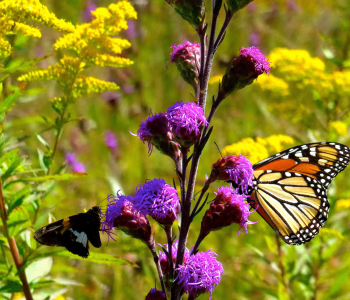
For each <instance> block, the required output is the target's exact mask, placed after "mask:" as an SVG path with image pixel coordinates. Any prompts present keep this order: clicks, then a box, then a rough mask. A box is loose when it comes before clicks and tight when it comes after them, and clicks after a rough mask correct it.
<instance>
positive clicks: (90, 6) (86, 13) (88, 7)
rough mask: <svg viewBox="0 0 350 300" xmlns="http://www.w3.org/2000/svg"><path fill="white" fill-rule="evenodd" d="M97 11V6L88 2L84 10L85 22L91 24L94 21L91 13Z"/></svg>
mask: <svg viewBox="0 0 350 300" xmlns="http://www.w3.org/2000/svg"><path fill="white" fill-rule="evenodd" d="M95 10H96V5H95V4H94V3H93V2H90V1H88V2H87V3H86V6H85V8H84V10H83V22H85V23H88V22H91V20H92V14H91V11H95Z"/></svg>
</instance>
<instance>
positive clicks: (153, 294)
mask: <svg viewBox="0 0 350 300" xmlns="http://www.w3.org/2000/svg"><path fill="white" fill-rule="evenodd" d="M145 300H166V295H165V294H164V292H163V291H158V290H157V289H155V288H153V289H151V290H150V292H149V293H148V294H147V296H146V298H145Z"/></svg>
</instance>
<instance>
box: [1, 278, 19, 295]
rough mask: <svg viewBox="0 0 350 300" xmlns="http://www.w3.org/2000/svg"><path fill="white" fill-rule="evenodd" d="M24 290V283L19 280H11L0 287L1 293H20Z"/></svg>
mask: <svg viewBox="0 0 350 300" xmlns="http://www.w3.org/2000/svg"><path fill="white" fill-rule="evenodd" d="M20 292H23V288H22V285H21V284H20V283H19V282H18V281H9V282H8V283H7V284H5V285H4V286H3V287H1V288H0V293H20Z"/></svg>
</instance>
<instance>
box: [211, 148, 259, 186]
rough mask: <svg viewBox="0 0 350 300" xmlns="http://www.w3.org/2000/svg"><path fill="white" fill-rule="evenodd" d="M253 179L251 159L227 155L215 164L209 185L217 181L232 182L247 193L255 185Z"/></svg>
mask: <svg viewBox="0 0 350 300" xmlns="http://www.w3.org/2000/svg"><path fill="white" fill-rule="evenodd" d="M252 179H253V166H252V163H251V162H250V160H249V159H247V158H246V157H245V156H242V155H239V156H235V155H226V156H225V157H224V158H220V159H219V160H218V161H217V162H216V163H215V164H213V166H212V171H211V173H210V176H209V178H208V180H207V184H210V183H212V182H214V181H216V180H224V181H231V182H233V183H234V185H235V186H239V187H240V189H241V191H242V192H247V190H248V188H249V187H251V186H252V185H253V181H252Z"/></svg>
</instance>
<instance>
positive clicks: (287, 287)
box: [275, 233, 290, 295]
mask: <svg viewBox="0 0 350 300" xmlns="http://www.w3.org/2000/svg"><path fill="white" fill-rule="evenodd" d="M275 237H276V243H277V250H278V259H279V260H278V264H279V268H280V270H281V280H282V283H283V285H284V288H285V291H286V293H287V294H288V295H289V294H290V291H289V286H288V281H287V278H286V270H285V268H284V264H283V251H282V246H281V240H280V237H279V235H278V234H277V233H276V235H275Z"/></svg>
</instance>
